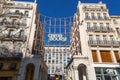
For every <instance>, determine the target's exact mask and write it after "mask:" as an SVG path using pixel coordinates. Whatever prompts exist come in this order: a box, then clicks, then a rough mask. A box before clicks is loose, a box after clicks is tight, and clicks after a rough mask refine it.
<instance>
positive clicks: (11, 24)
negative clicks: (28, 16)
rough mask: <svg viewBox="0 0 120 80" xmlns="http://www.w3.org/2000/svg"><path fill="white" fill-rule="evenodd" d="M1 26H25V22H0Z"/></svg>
mask: <svg viewBox="0 0 120 80" xmlns="http://www.w3.org/2000/svg"><path fill="white" fill-rule="evenodd" d="M0 25H1V26H5V27H6V28H19V27H20V26H27V24H26V23H20V22H8V21H6V22H0Z"/></svg>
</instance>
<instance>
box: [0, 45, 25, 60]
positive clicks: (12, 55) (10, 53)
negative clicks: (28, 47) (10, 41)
mask: <svg viewBox="0 0 120 80" xmlns="http://www.w3.org/2000/svg"><path fill="white" fill-rule="evenodd" d="M4 49H5V48H4V47H3V48H2V49H1V48H0V58H18V57H19V58H22V56H23V53H22V52H15V51H14V50H12V51H11V50H9V49H7V52H6V51H5V50H6V49H5V50H4ZM4 51H5V52H4Z"/></svg>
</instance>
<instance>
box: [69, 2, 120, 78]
mask: <svg viewBox="0 0 120 80" xmlns="http://www.w3.org/2000/svg"><path fill="white" fill-rule="evenodd" d="M74 19H75V20H74V25H73V27H72V32H71V46H70V50H71V54H72V59H71V62H70V63H69V64H68V65H67V72H68V74H67V75H68V76H67V78H68V80H120V73H119V71H120V67H119V62H120V49H119V48H120V39H119V31H120V30H119V28H120V17H119V16H110V15H109V12H108V9H107V7H106V4H104V3H102V2H99V3H81V2H80V1H79V2H78V6H77V12H76V13H75V15H74Z"/></svg>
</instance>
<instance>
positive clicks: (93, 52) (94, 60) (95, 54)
mask: <svg viewBox="0 0 120 80" xmlns="http://www.w3.org/2000/svg"><path fill="white" fill-rule="evenodd" d="M92 57H93V62H98V57H97V53H96V51H95V50H94V51H92Z"/></svg>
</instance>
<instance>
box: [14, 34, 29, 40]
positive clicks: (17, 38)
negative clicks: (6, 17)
mask: <svg viewBox="0 0 120 80" xmlns="http://www.w3.org/2000/svg"><path fill="white" fill-rule="evenodd" d="M13 39H14V41H22V42H25V41H26V40H27V36H25V35H24V36H14V37H13Z"/></svg>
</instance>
